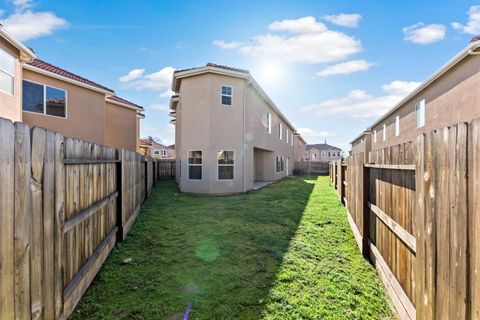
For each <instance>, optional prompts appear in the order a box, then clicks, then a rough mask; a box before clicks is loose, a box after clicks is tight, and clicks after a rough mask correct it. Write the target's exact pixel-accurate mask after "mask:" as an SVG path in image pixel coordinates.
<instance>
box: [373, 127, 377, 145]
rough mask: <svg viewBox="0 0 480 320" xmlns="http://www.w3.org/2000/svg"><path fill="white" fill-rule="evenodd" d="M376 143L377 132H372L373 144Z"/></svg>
mask: <svg viewBox="0 0 480 320" xmlns="http://www.w3.org/2000/svg"><path fill="white" fill-rule="evenodd" d="M376 142H377V130H373V143H376Z"/></svg>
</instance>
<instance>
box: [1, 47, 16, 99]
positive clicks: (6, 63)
mask: <svg viewBox="0 0 480 320" xmlns="http://www.w3.org/2000/svg"><path fill="white" fill-rule="evenodd" d="M14 83H15V58H14V57H12V56H11V55H9V54H8V53H7V52H5V51H4V50H2V49H0V90H1V91H3V92H5V93H8V94H10V95H12V96H13V94H14V87H15V85H14Z"/></svg>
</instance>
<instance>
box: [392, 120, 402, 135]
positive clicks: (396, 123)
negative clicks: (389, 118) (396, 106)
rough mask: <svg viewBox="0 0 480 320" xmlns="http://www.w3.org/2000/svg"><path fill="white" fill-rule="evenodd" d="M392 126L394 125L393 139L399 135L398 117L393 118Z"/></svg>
mask: <svg viewBox="0 0 480 320" xmlns="http://www.w3.org/2000/svg"><path fill="white" fill-rule="evenodd" d="M393 124H394V125H395V137H398V136H399V135H400V116H396V117H395V120H393Z"/></svg>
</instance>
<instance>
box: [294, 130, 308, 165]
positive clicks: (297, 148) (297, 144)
mask: <svg viewBox="0 0 480 320" xmlns="http://www.w3.org/2000/svg"><path fill="white" fill-rule="evenodd" d="M293 158H294V161H295V162H297V161H303V160H305V143H304V142H303V141H302V139H300V137H299V136H298V135H296V136H294V139H293Z"/></svg>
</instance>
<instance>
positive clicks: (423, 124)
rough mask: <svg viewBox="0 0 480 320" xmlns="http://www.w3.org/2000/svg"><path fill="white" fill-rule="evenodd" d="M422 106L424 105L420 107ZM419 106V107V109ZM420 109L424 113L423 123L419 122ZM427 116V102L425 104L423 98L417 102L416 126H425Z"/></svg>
mask: <svg viewBox="0 0 480 320" xmlns="http://www.w3.org/2000/svg"><path fill="white" fill-rule="evenodd" d="M422 106H423V108H420V107H422ZM417 107H418V109H417ZM420 110H421V111H422V115H423V123H422V124H421V125H419V124H418V122H419V121H418V119H419V114H420ZM425 117H426V104H425V99H422V100H420V101H418V102H417V103H416V104H415V126H416V128H421V127H424V126H425V122H426V121H425V120H426V119H425Z"/></svg>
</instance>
